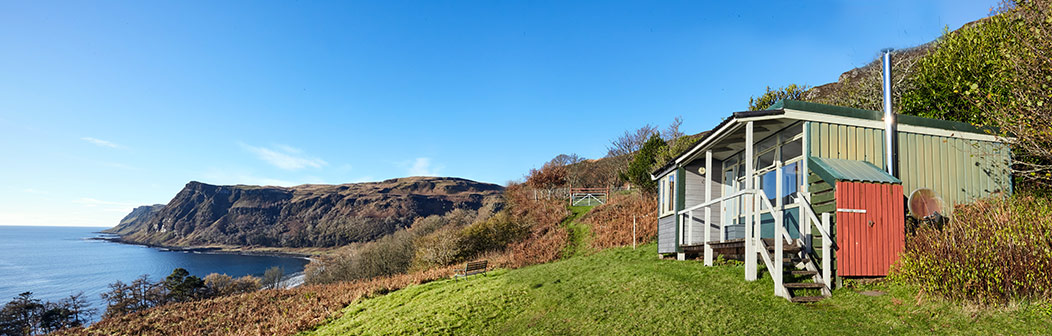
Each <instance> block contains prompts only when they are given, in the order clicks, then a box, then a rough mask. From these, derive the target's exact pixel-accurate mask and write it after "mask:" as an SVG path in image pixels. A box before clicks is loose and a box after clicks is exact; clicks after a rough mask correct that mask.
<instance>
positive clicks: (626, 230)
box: [581, 192, 657, 250]
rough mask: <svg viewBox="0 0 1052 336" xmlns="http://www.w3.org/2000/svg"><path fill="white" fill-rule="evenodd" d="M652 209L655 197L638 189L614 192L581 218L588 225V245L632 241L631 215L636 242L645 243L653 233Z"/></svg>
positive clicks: (618, 243) (623, 243) (654, 229)
mask: <svg viewBox="0 0 1052 336" xmlns="http://www.w3.org/2000/svg"><path fill="white" fill-rule="evenodd" d="M654 209H657V200H655V199H654V198H653V197H648V196H645V195H643V194H641V193H639V192H632V193H628V194H615V195H612V196H611V197H610V200H609V201H608V202H607V203H606V204H603V205H600V206H597V207H595V209H592V211H591V212H589V213H588V214H587V215H585V216H584V218H582V219H581V221H582V222H583V223H585V224H587V225H588V226H590V227H591V229H592V233H593V237H592V241H591V246H592V248H594V249H597V250H598V249H606V248H611V247H618V246H628V245H632V219H633V218H635V220H636V232H635V239H636V242H637V243H639V244H645V243H648V242H650V241H652V240H654V237H657V224H656V223H655V221H657V219H656V218H655V217H656V216H654Z"/></svg>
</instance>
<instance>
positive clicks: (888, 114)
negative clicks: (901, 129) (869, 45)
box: [881, 48, 899, 177]
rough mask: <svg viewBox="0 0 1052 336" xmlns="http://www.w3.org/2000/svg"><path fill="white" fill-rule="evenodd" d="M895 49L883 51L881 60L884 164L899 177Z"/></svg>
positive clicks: (891, 173)
mask: <svg viewBox="0 0 1052 336" xmlns="http://www.w3.org/2000/svg"><path fill="white" fill-rule="evenodd" d="M893 50H894V49H891V48H887V49H884V50H881V53H882V55H881V60H882V63H883V64H884V71H883V77H884V148H885V149H886V150H885V151H884V162H885V163H886V165H887V170H888V174H890V175H891V176H894V177H899V172H898V162H899V143H898V136H897V134H896V133H897V125H896V123H895V112H893V111H892V110H891V52H892V51H893Z"/></svg>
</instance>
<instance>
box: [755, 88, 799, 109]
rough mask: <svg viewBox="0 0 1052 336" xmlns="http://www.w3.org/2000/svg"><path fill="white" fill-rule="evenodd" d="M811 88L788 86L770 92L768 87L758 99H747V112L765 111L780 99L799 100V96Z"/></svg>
mask: <svg viewBox="0 0 1052 336" xmlns="http://www.w3.org/2000/svg"><path fill="white" fill-rule="evenodd" d="M810 88H811V87H809V86H807V85H796V84H789V86H786V87H782V88H777V89H774V90H771V87H770V86H768V87H766V88H765V89H764V93H763V94H762V95H760V96H759V97H749V111H759V110H766V109H767V108H769V107H771V105H774V103H776V102H778V101H779V100H782V99H800V96H801V95H802V94H803V93H804V91H807V90H808V89H810Z"/></svg>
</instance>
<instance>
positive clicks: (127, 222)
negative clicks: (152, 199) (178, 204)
mask: <svg viewBox="0 0 1052 336" xmlns="http://www.w3.org/2000/svg"><path fill="white" fill-rule="evenodd" d="M163 208H164V204H154V205H143V206H140V207H137V208H135V209H133V210H132V212H131V213H129V214H128V215H127V216H124V218H123V219H121V222H120V224H117V226H114V227H112V228H109V229H106V230H103V231H102V232H103V233H113V234H118V235H126V234H130V233H132V232H134V231H135V230H137V229H138V228H139V227H141V226H142V225H143V223H145V222H147V221H149V220H150V219H151V218H153V216H156V215H157V212H159V211H161V209H163Z"/></svg>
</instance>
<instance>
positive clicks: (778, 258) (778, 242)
mask: <svg viewBox="0 0 1052 336" xmlns="http://www.w3.org/2000/svg"><path fill="white" fill-rule="evenodd" d="M763 197H767V195H764V196H763ZM774 211H775V210H774V209H771V213H772V214H773V213H774ZM772 217H773V216H772ZM779 217H780V216H779ZM783 231H785V227H783V226H782V225H781V223H774V256H773V257H772V258H771V259H772V260H771V262H772V263H774V265H775V266H774V270H772V271H771V278H774V295H777V296H782V297H788V293H783V290H782V289H783V288H782V286H783V285H782V277H783V276H784V274H783V273H782V272H783V271H784V270H783V269H784V267H785V265H783V262H782V259H784V258H785V247H784V246H783V245H785V238H783V237H782V234H783V233H782V232H783Z"/></svg>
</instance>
